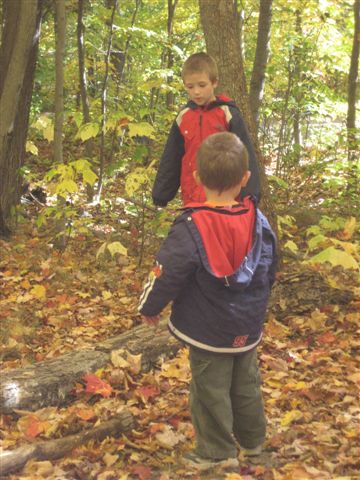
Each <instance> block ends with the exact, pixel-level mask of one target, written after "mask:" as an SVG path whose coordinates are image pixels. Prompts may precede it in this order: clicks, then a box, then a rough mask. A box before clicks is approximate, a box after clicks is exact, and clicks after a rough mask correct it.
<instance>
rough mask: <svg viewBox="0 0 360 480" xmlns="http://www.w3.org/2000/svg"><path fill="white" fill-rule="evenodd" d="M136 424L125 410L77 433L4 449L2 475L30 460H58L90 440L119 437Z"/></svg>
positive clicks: (1, 457)
mask: <svg viewBox="0 0 360 480" xmlns="http://www.w3.org/2000/svg"><path fill="white" fill-rule="evenodd" d="M134 426H135V422H134V419H133V416H132V415H131V413H130V412H128V411H127V410H123V411H122V412H120V413H119V414H118V416H117V417H115V418H113V419H112V420H108V421H107V422H103V423H101V424H100V425H97V426H96V427H93V428H89V429H87V430H84V431H82V432H79V433H77V434H75V435H69V436H67V437H63V438H58V439H55V440H47V441H42V442H35V443H33V444H30V445H24V446H23V447H19V448H16V449H15V450H3V451H2V453H0V465H1V475H7V474H8V473H11V472H14V471H16V470H19V469H20V468H22V467H23V466H24V465H25V464H26V462H28V461H29V460H56V459H58V458H62V457H64V456H65V455H67V454H69V453H70V452H71V451H72V450H73V449H74V448H77V447H79V446H80V445H85V444H86V443H88V442H89V441H90V440H93V441H97V442H101V441H102V440H104V439H105V438H106V437H115V438H117V437H119V436H120V435H122V434H123V433H124V432H127V431H129V430H130V429H132V428H133V427H134Z"/></svg>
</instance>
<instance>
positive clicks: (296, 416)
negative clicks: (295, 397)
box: [280, 410, 303, 427]
mask: <svg viewBox="0 0 360 480" xmlns="http://www.w3.org/2000/svg"><path fill="white" fill-rule="evenodd" d="M302 416H303V414H302V413H301V412H300V410H291V411H290V412H287V413H286V414H285V415H284V416H283V418H282V419H281V422H280V424H281V426H282V427H287V426H288V425H290V423H292V422H294V421H295V420H300V418H302Z"/></svg>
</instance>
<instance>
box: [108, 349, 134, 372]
mask: <svg viewBox="0 0 360 480" xmlns="http://www.w3.org/2000/svg"><path fill="white" fill-rule="evenodd" d="M125 355H126V353H125V350H123V349H120V350H113V351H112V352H111V363H112V364H113V365H114V367H118V368H128V367H129V366H130V364H129V362H128V361H127V360H125V358H124V356H125Z"/></svg>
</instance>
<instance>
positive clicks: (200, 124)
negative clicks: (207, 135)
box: [199, 112, 203, 142]
mask: <svg viewBox="0 0 360 480" xmlns="http://www.w3.org/2000/svg"><path fill="white" fill-rule="evenodd" d="M202 118H203V117H202V112H200V118H199V126H200V140H201V142H202V140H203V134H202Z"/></svg>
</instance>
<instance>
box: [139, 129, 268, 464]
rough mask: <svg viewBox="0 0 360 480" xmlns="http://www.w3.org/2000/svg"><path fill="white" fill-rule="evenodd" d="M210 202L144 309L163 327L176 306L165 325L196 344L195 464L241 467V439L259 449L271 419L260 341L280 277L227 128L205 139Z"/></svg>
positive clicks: (192, 217)
mask: <svg viewBox="0 0 360 480" xmlns="http://www.w3.org/2000/svg"><path fill="white" fill-rule="evenodd" d="M194 176H195V179H196V181H197V183H198V184H199V185H202V187H203V188H204V191H205V194H206V201H204V202H193V203H189V204H188V205H187V206H186V207H185V208H184V212H183V214H182V215H180V216H179V217H178V218H177V219H176V220H175V222H174V224H173V226H172V228H171V230H170V233H169V235H168V237H167V239H166V240H165V241H164V243H163V245H162V247H161V249H160V251H159V253H158V255H157V258H156V260H157V265H156V267H155V268H154V270H153V272H152V274H151V275H150V277H149V281H148V283H147V284H146V285H145V288H144V291H143V293H142V296H141V299H140V306H139V311H140V313H141V314H142V315H143V316H144V321H145V322H147V323H148V324H150V325H156V324H157V323H158V321H159V314H160V312H161V311H162V310H163V308H164V307H165V306H166V305H167V304H168V303H169V302H173V303H172V312H171V317H170V320H169V323H168V327H169V329H170V331H171V332H172V334H173V335H174V336H175V337H176V338H178V339H179V340H180V341H182V342H184V343H185V344H187V345H188V346H189V349H190V366H191V372H192V381H191V386H190V406H191V415H192V421H193V424H194V428H195V432H196V440H197V446H196V449H195V450H194V451H193V452H190V453H189V454H188V455H187V456H185V457H184V461H185V462H186V464H187V465H189V466H195V467H197V468H199V469H208V468H212V467H213V466H221V467H228V466H229V467H237V466H238V459H237V446H236V441H235V439H236V440H237V441H238V442H239V444H240V446H241V447H242V448H243V449H244V451H245V454H247V455H257V454H259V453H261V445H262V443H263V441H264V438H265V416H264V410H263V402H262V395H261V390H260V376H259V371H258V366H257V359H256V346H257V345H258V343H259V342H260V341H261V338H262V327H263V323H264V319H265V313H266V308H267V303H268V299H269V295H270V289H271V286H272V284H273V281H274V277H275V256H276V255H275V236H274V233H273V231H272V230H271V227H270V225H269V223H268V221H267V219H266V218H265V216H264V215H263V214H262V213H261V211H260V210H259V209H258V208H257V204H256V199H255V197H251V196H247V197H245V198H244V199H243V200H242V201H240V202H238V201H237V200H236V199H237V198H239V194H240V191H241V190H242V189H243V188H244V187H245V186H246V184H247V183H248V180H249V177H250V172H249V170H248V154H247V150H246V148H245V146H244V144H243V143H242V142H241V141H240V140H239V138H238V137H237V136H236V135H234V134H232V133H229V132H224V133H218V134H214V135H211V136H210V137H208V138H207V139H206V140H205V141H204V142H203V144H202V145H201V146H200V148H199V150H198V154H197V171H196V172H195V174H194Z"/></svg>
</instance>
